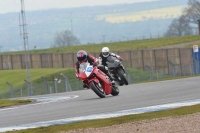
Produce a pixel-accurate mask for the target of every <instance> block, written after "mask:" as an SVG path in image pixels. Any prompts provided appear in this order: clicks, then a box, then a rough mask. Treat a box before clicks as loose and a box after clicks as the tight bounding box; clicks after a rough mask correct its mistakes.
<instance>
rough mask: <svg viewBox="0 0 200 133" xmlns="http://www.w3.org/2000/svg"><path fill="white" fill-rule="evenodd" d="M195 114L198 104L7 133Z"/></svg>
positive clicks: (48, 132) (41, 132)
mask: <svg viewBox="0 0 200 133" xmlns="http://www.w3.org/2000/svg"><path fill="white" fill-rule="evenodd" d="M197 112H200V104H199V105H194V106H188V107H181V108H177V109H171V110H165V111H157V112H150V113H144V114H136V115H128V116H122V117H116V118H109V119H101V120H92V121H83V122H76V123H71V124H66V125H55V126H49V127H40V128H36V129H27V130H20V131H12V132H9V133H58V132H61V131H69V130H76V129H85V128H99V127H106V126H112V125H117V124H123V123H130V122H136V121H141V120H151V119H155V118H162V117H169V116H181V115H188V114H193V113H197Z"/></svg>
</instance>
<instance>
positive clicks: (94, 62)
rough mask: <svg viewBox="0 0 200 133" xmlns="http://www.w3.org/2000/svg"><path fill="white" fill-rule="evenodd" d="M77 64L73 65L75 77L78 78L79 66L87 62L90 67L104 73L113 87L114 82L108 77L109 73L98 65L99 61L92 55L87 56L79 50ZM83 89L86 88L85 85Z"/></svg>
mask: <svg viewBox="0 0 200 133" xmlns="http://www.w3.org/2000/svg"><path fill="white" fill-rule="evenodd" d="M76 56H77V62H76V63H75V69H76V77H77V78H79V77H78V74H79V68H80V64H81V63H83V62H86V61H88V62H89V63H90V65H96V66H97V67H98V69H100V70H101V71H102V72H104V73H105V74H106V75H107V76H108V77H109V78H110V80H111V82H112V85H115V81H114V78H113V77H112V76H111V75H110V73H109V72H108V69H106V68H105V66H103V65H101V64H99V61H98V59H97V58H95V57H94V56H92V55H88V54H87V52H86V51H84V50H80V51H78V52H77V55H76ZM83 88H88V87H87V85H85V84H84V83H83Z"/></svg>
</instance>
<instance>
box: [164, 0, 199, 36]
mask: <svg viewBox="0 0 200 133" xmlns="http://www.w3.org/2000/svg"><path fill="white" fill-rule="evenodd" d="M199 22H200V1H199V0H188V5H187V7H185V8H184V10H183V12H182V15H181V16H180V17H179V18H176V19H174V20H173V21H172V23H171V24H170V26H169V27H168V30H167V32H166V33H165V36H166V37H169V36H184V35H191V34H192V33H193V29H197V27H196V25H197V24H198V23H199Z"/></svg>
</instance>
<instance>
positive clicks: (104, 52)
mask: <svg viewBox="0 0 200 133" xmlns="http://www.w3.org/2000/svg"><path fill="white" fill-rule="evenodd" d="M109 56H113V57H116V58H117V59H118V60H120V61H122V60H123V59H122V57H120V56H119V55H117V54H114V53H112V52H110V50H109V48H108V47H103V48H102V50H101V53H100V54H99V64H100V65H103V66H105V67H106V66H107V64H106V62H107V58H108V57H109ZM122 67H123V71H124V72H125V69H124V66H123V65H122Z"/></svg>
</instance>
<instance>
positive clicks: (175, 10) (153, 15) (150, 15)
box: [96, 6, 185, 23]
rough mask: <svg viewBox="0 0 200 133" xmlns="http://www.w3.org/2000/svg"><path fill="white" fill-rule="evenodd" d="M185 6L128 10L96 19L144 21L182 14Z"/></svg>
mask: <svg viewBox="0 0 200 133" xmlns="http://www.w3.org/2000/svg"><path fill="white" fill-rule="evenodd" d="M184 7H185V6H177V7H169V8H160V9H154V10H148V11H141V12H130V13H124V14H109V15H100V16H97V18H96V19H97V20H105V21H106V22H110V23H120V22H135V21H144V20H148V19H158V18H159V19H161V18H162V19H168V18H176V17H178V16H180V15H181V14H182V11H183V9H184Z"/></svg>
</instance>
